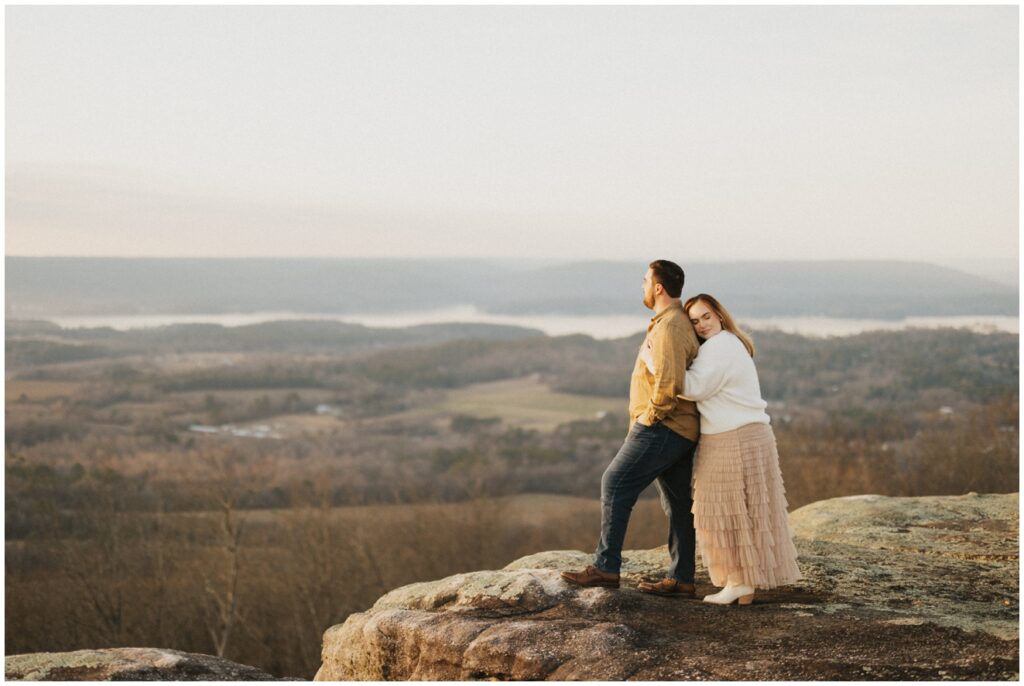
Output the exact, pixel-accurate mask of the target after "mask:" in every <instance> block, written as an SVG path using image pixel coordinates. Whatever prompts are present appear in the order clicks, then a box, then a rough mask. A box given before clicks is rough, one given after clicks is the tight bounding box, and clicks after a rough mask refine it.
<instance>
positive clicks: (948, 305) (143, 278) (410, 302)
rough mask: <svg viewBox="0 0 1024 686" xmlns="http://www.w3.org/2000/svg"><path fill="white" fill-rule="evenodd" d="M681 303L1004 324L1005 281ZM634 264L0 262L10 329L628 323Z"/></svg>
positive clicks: (720, 283) (747, 272)
mask: <svg viewBox="0 0 1024 686" xmlns="http://www.w3.org/2000/svg"><path fill="white" fill-rule="evenodd" d="M682 266H683V268H684V269H685V271H686V274H687V278H686V286H685V288H684V291H683V295H684V297H687V296H690V295H694V294H696V293H698V292H707V293H711V294H713V295H715V296H716V297H718V298H719V299H721V300H722V301H723V302H724V303H726V305H727V306H729V308H730V309H732V310H733V311H734V312H736V313H738V314H741V315H745V316H758V317H765V316H831V317H856V318H874V319H879V318H901V317H906V316H942V315H1004V316H1014V315H1016V314H1017V313H1018V295H1019V294H1018V291H1017V289H1016V288H1014V287H1012V286H1009V285H1007V284H1005V283H999V282H996V281H993V280H989V279H985V278H982V277H980V276H976V275H972V274H967V273H964V272H961V271H957V270H955V269H951V268H948V267H941V266H937V265H932V264H926V263H923V262H911V261H907V262H901V261H810V262H797V261H788V262H718V263H707V262H701V263H693V264H687V263H685V262H682ZM645 268H646V264H644V263H642V262H626V261H605V262H578V263H569V264H560V265H546V266H536V265H527V264H523V263H520V262H514V261H512V260H508V261H504V260H498V259H491V260H488V259H341V258H202V259H200V258H90V257H18V256H8V257H7V258H6V270H7V277H6V289H7V308H6V316H7V317H8V318H15V317H17V318H28V317H46V316H47V315H59V314H63V315H70V314H156V313H159V314H182V313H189V314H225V313H245V312H265V311H293V312H302V313H311V314H313V313H333V314H351V313H366V312H377V313H379V312H408V311H416V310H423V309H430V310H433V309H440V308H445V307H451V306H455V305H474V306H476V307H478V308H479V309H480V310H482V311H485V312H495V313H503V314H537V313H566V314H637V315H643V314H645V313H646V310H644V308H643V306H642V305H641V303H640V293H641V285H640V282H641V278H642V276H643V272H644V270H645Z"/></svg>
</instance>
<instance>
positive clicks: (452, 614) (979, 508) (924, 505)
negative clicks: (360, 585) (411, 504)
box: [316, 494, 1019, 680]
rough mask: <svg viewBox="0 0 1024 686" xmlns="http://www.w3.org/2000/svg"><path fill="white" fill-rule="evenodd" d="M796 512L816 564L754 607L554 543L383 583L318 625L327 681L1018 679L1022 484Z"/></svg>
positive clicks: (657, 556)
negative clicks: (658, 589) (507, 560)
mask: <svg viewBox="0 0 1024 686" xmlns="http://www.w3.org/2000/svg"><path fill="white" fill-rule="evenodd" d="M790 518H791V524H792V526H793V528H794V531H795V532H796V535H797V541H796V543H797V549H798V550H799V552H800V565H801V569H802V571H803V572H804V574H805V576H806V579H805V580H803V581H801V582H800V583H799V584H797V585H794V586H792V587H788V588H784V589H775V590H772V591H766V592H765V591H762V592H759V593H758V595H757V597H756V599H755V602H754V604H753V605H751V606H749V607H738V606H728V607H719V606H714V605H710V604H707V603H702V602H700V601H699V600H698V601H692V600H680V599H678V598H661V597H657V596H649V595H644V594H641V593H639V592H638V591H637V590H636V583H637V581H639V580H641V579H642V578H644V577H660V576H662V574H663V572H664V569H665V568H666V566H667V563H668V556H667V553H666V551H665V548H659V549H655V550H645V551H628V552H626V553H625V557H626V558H627V562H626V564H625V568H624V570H623V573H624V584H623V587H622V588H620V589H617V590H614V589H602V588H592V589H580V588H576V587H571V586H569V585H567V584H565V583H564V582H563V581H561V579H560V578H559V576H558V570H561V569H574V568H580V567H582V566H583V565H585V564H587V563H588V562H589V561H590V555H589V554H586V553H582V552H578V551H558V552H544V553H539V554H536V555H531V556H529V557H525V558H522V559H519V560H516V561H515V562H513V563H511V564H510V565H508V566H506V567H505V568H504V569H501V570H497V571H481V572H472V573H468V574H458V575H455V576H451V577H448V578H446V579H441V580H439V581H431V582H426V583H418V584H412V585H410V586H405V587H402V588H399V589H396V590H394V591H392V592H390V593H388V594H387V595H385V596H383V597H382V598H380V599H379V600H378V601H377V603H376V604H375V605H374V606H373V607H372V608H371V609H369V610H368V611H366V612H362V613H358V614H354V615H351V616H350V617H349V618H348V620H347V621H346V622H345V623H344V624H339V625H337V626H333V627H331V628H330V629H328V630H327V631H326V632H325V634H324V641H323V655H322V665H321V667H320V670H319V672H318V673H317V675H316V678H317V680H356V679H374V680H378V679H410V678H411V679H593V680H620V679H644V680H677V679H711V680H748V679H772V680H810V679H833V680H842V679H855V680H865V679H914V680H917V679H924V680H943V679H949V680H996V679H1000V680H1002V679H1013V680H1016V679H1017V678H1018V672H1019V653H1018V599H1019V596H1018V591H1019V579H1018V553H1019V521H1018V496H1017V494H1009V495H976V494H969V495H966V496H958V497H925V498H887V497H882V496H857V497H850V498H836V499H832V500H826V501H821V502H817V503H813V504H811V505H808V506H806V507H803V508H801V509H799V510H796V511H794V512H793V513H791V515H790ZM595 526H596V522H595ZM713 590H714V589H713V588H712V587H711V586H710V584H709V583H708V577H707V574H706V573H705V571H704V570H703V569H701V568H700V567H698V571H697V591H698V594H700V595H703V594H705V593H710V592H712V591H713Z"/></svg>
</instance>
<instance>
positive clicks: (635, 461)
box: [562, 260, 700, 598]
mask: <svg viewBox="0 0 1024 686" xmlns="http://www.w3.org/2000/svg"><path fill="white" fill-rule="evenodd" d="M683 281H684V274H683V270H682V269H681V268H680V267H679V265H677V264H675V263H673V262H669V261H668V260H655V261H654V262H651V264H650V265H649V266H648V269H647V273H646V274H645V275H644V305H646V306H647V308H648V309H651V310H654V312H655V314H654V317H652V318H651V323H650V324H649V325H648V327H647V336H646V337H645V338H644V342H643V344H642V345H641V346H640V351H639V353H638V354H637V358H636V363H635V364H634V366H633V376H632V377H631V379H630V382H629V419H630V430H629V434H628V435H627V436H626V441H625V442H624V443H623V444H622V447H621V448H620V449H619V452H618V454H617V455H616V456H615V458H614V459H613V460H612V462H611V464H610V465H608V468H607V469H606V470H605V472H604V476H603V477H602V478H601V538H600V541H599V542H598V545H597V551H596V552H595V556H594V564H592V565H588V566H587V568H586V569H584V570H583V571H582V572H562V578H564V579H565V580H567V581H570V582H572V583H574V584H578V585H580V586H611V587H613V588H618V586H619V570H620V568H621V566H622V543H623V540H624V539H625V537H626V527H627V526H628V524H629V515H630V513H631V512H632V511H633V505H634V504H636V500H637V498H638V497H639V496H640V493H641V492H642V491H643V490H644V489H645V488H647V487H648V486H649V485H650V484H651V482H652V481H655V480H656V481H657V486H658V492H659V493H660V494H661V504H662V507H663V508H664V510H665V514H666V515H668V518H669V533H668V551H669V555H670V556H671V558H672V564H671V566H670V567H669V578H667V579H662V580H661V581H658V582H656V583H646V582H645V583H641V584H640V587H639V588H640V590H641V591H643V592H645V593H656V594H658V595H673V596H682V597H687V598H695V597H696V589H695V587H694V583H693V574H694V553H695V534H694V529H693V514H692V513H691V512H690V508H691V507H692V505H693V501H692V498H691V495H690V475H691V473H692V470H693V454H694V450H695V449H696V447H697V440H698V438H699V436H700V418H699V415H698V414H697V405H696V403H694V402H692V401H689V400H682V399H680V398H679V397H678V396H679V395H681V394H682V393H683V379H684V376H685V374H686V368H687V367H689V366H690V364H691V363H692V362H693V359H694V358H695V357H696V356H697V350H698V348H699V345H700V344H699V343H698V341H697V336H696V334H695V333H694V331H693V325H692V324H691V323H690V319H689V317H687V316H686V313H685V312H683V308H682V303H681V302H680V297H679V296H680V295H681V294H682V290H683Z"/></svg>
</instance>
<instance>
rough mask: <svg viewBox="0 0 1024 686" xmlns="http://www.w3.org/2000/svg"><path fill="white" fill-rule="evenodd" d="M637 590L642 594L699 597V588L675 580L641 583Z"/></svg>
mask: <svg viewBox="0 0 1024 686" xmlns="http://www.w3.org/2000/svg"><path fill="white" fill-rule="evenodd" d="M637 588H638V589H639V590H640V592H641V593H653V594H654V595H667V596H678V597H680V598H696V597H697V587H696V586H695V585H694V584H687V583H683V582H682V581H676V580H675V579H662V580H661V581H653V582H652V581H641V582H640V583H639V584H637Z"/></svg>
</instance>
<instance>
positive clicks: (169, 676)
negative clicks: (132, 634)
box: [4, 648, 275, 681]
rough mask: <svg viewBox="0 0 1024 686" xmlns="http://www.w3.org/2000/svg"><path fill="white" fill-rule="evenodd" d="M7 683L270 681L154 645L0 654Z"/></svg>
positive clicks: (262, 675) (207, 657)
mask: <svg viewBox="0 0 1024 686" xmlns="http://www.w3.org/2000/svg"><path fill="white" fill-rule="evenodd" d="M4 676H5V678H6V679H7V680H8V681H22V680H25V681H242V680H245V681H273V680H275V677H274V676H272V675H270V674H267V673H266V672H264V671H262V670H259V669H256V668H255V667H248V666H246V665H240V664H238V663H235V662H231V661H230V660H224V659H222V658H219V657H213V656H211V655H201V654H196V653H183V652H181V651H179V650H162V649H159V648H103V649H100V650H76V651H73V652H68V653H29V654H26V655H8V656H6V657H5V658H4Z"/></svg>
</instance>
